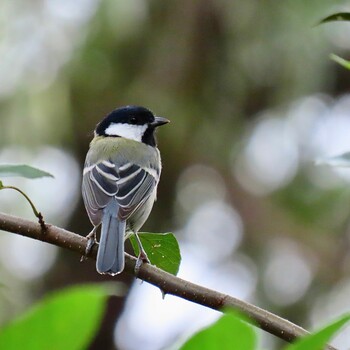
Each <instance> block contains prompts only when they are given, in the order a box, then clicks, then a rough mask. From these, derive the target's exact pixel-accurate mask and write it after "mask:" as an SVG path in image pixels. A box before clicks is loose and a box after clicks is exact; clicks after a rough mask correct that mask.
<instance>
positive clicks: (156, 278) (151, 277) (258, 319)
mask: <svg viewBox="0 0 350 350" xmlns="http://www.w3.org/2000/svg"><path fill="white" fill-rule="evenodd" d="M46 226H47V229H46V231H45V232H43V231H42V228H41V226H40V224H38V223H35V222H32V221H29V220H25V219H22V218H19V217H15V216H11V215H7V214H3V213H0V230H4V231H8V232H13V233H17V234H20V235H22V236H26V237H30V238H34V239H37V240H40V241H43V242H48V243H51V244H54V245H56V246H59V247H62V248H66V249H70V250H72V251H75V252H77V253H79V254H81V255H83V254H84V252H85V247H86V243H87V239H86V238H85V237H83V236H80V235H77V234H75V233H73V232H69V231H67V230H64V229H62V228H59V227H56V226H53V225H48V224H47V225H46ZM97 249H98V247H97V245H95V246H94V247H93V249H92V252H91V258H94V259H95V258H96V253H97ZM135 263H136V259H135V258H134V257H133V256H131V255H129V254H125V271H126V272H128V273H130V274H133V275H135V276H136V277H137V278H140V279H141V280H144V281H146V282H148V283H150V284H153V285H154V286H156V287H158V288H160V289H161V291H162V292H163V293H164V294H172V295H175V296H178V297H180V298H183V299H186V300H189V301H192V302H194V303H197V304H200V305H203V306H206V307H209V308H211V309H214V310H218V311H220V310H221V309H223V308H234V309H236V310H238V311H240V312H242V313H243V314H245V315H247V316H248V317H249V318H250V319H251V320H252V322H253V323H254V324H257V325H258V326H259V327H260V328H261V329H263V330H265V331H267V332H269V333H271V334H273V335H275V336H277V337H278V338H281V339H283V340H285V341H287V342H292V341H293V340H295V339H297V338H299V337H301V336H305V335H307V334H309V333H308V332H307V331H306V330H305V329H303V328H301V327H299V326H297V325H295V324H293V323H291V322H289V321H287V320H285V319H283V318H281V317H279V316H277V315H274V314H272V313H270V312H268V311H266V310H263V309H260V308H259V307H257V306H254V305H252V304H249V303H247V302H245V301H242V300H239V299H236V298H234V297H232V296H229V295H226V294H223V293H219V292H217V291H215V290H211V289H208V288H205V287H202V286H200V285H197V284H194V283H191V282H189V281H186V280H183V279H181V278H179V277H175V276H173V275H171V274H169V273H167V272H165V271H163V270H160V269H158V268H156V267H155V266H152V265H149V264H143V265H142V266H141V268H140V269H139V272H138V274H137V275H136V274H135ZM327 349H328V350H335V348H333V347H331V346H328V347H327Z"/></svg>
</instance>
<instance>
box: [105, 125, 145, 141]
mask: <svg viewBox="0 0 350 350" xmlns="http://www.w3.org/2000/svg"><path fill="white" fill-rule="evenodd" d="M146 129H147V124H145V125H131V124H121V123H112V124H111V125H110V126H109V127H108V128H107V129H106V130H105V133H106V135H110V136H120V137H125V138H126V139H131V140H135V141H139V142H141V140H142V136H143V134H144V133H145V131H146Z"/></svg>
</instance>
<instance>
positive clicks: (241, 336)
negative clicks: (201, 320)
mask: <svg viewBox="0 0 350 350" xmlns="http://www.w3.org/2000/svg"><path fill="white" fill-rule="evenodd" d="M256 343H257V340H256V334H255V332H254V330H253V327H252V326H250V325H249V324H248V323H246V322H244V321H242V319H241V317H240V316H239V317H238V315H237V314H236V313H233V312H231V311H230V312H229V313H227V314H225V315H223V316H221V317H220V318H219V319H218V320H217V321H216V322H215V323H214V324H212V325H211V326H209V327H207V328H205V329H203V330H201V331H199V332H198V333H196V334H195V335H193V336H192V337H191V338H190V339H189V340H187V341H186V343H185V344H184V345H182V347H181V348H180V349H181V350H197V349H198V350H213V349H220V350H232V349H234V350H253V349H255V347H256Z"/></svg>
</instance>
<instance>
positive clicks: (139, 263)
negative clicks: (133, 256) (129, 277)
mask: <svg viewBox="0 0 350 350" xmlns="http://www.w3.org/2000/svg"><path fill="white" fill-rule="evenodd" d="M144 263H147V264H150V263H151V262H150V260H149V259H148V256H147V254H146V252H145V251H144V250H143V249H142V250H141V252H140V254H139V256H138V257H137V260H136V264H135V274H136V275H138V273H139V271H140V268H141V266H142V264H144Z"/></svg>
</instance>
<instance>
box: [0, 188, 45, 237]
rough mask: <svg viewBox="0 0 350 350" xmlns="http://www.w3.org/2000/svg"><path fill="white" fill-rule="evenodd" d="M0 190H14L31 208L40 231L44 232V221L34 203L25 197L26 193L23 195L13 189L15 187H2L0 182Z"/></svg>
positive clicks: (18, 190) (20, 191) (19, 190)
mask: <svg viewBox="0 0 350 350" xmlns="http://www.w3.org/2000/svg"><path fill="white" fill-rule="evenodd" d="M0 190H15V191H17V192H19V193H20V194H21V195H22V196H23V197H24V198H25V199H26V200H27V202H28V203H29V205H30V206H31V208H32V211H33V213H34V215H35V216H36V217H37V218H38V222H39V224H40V227H41V229H42V231H43V232H46V228H47V227H46V224H45V221H44V217H43V214H41V212H40V211H38V210H37V209H36V207H35V205H34V203H33V202H32V200H31V199H30V198H29V197H28V196H27V195H26V193H24V192H23V191H22V190H21V189H19V188H18V187H15V186H4V185H3V184H2V182H1V186H0Z"/></svg>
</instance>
